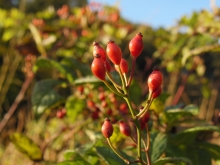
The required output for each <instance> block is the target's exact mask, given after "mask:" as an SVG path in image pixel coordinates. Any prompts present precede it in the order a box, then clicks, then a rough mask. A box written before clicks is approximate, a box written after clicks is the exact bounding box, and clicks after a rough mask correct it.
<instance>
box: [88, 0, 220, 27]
mask: <svg viewBox="0 0 220 165" xmlns="http://www.w3.org/2000/svg"><path fill="white" fill-rule="evenodd" d="M90 1H91V0H90ZM90 1H89V2H90ZM92 1H96V2H101V3H103V4H108V5H116V4H117V5H119V8H120V11H121V14H122V16H123V17H124V18H126V19H128V20H130V21H132V22H134V23H143V24H148V25H150V26H152V27H155V28H157V27H159V26H163V27H170V26H172V25H175V24H176V22H177V20H178V19H179V18H181V17H182V16H183V15H190V14H191V13H192V12H193V11H200V10H202V9H207V10H211V7H210V0H92ZM216 5H217V6H220V0H216Z"/></svg>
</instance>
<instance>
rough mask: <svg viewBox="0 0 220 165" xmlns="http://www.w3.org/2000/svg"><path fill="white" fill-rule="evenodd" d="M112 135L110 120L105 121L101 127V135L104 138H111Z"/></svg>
mask: <svg viewBox="0 0 220 165" xmlns="http://www.w3.org/2000/svg"><path fill="white" fill-rule="evenodd" d="M112 133H113V126H112V123H111V121H110V119H108V118H107V119H105V121H104V123H103V125H102V134H103V136H104V137H105V138H109V137H111V136H112Z"/></svg>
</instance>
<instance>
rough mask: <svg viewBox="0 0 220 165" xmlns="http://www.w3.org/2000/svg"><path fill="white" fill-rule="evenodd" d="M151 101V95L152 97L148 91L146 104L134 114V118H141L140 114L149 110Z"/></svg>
mask: <svg viewBox="0 0 220 165" xmlns="http://www.w3.org/2000/svg"><path fill="white" fill-rule="evenodd" d="M152 102H153V97H152V94H151V93H150V95H149V97H148V100H147V103H146V105H145V106H144V108H143V109H142V110H141V111H140V112H139V113H138V114H137V115H136V116H135V118H141V117H142V116H144V115H145V114H146V113H147V111H148V110H149V108H150V106H151V104H152Z"/></svg>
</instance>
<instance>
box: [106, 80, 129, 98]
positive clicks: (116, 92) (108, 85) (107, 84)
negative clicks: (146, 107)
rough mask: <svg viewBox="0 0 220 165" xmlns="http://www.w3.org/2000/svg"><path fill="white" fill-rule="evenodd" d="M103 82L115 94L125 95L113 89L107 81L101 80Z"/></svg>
mask: <svg viewBox="0 0 220 165" xmlns="http://www.w3.org/2000/svg"><path fill="white" fill-rule="evenodd" d="M103 82H104V83H105V85H106V86H107V87H108V88H109V89H110V90H111V91H112V92H114V93H115V94H116V95H118V96H121V97H125V95H124V94H122V93H120V92H118V91H117V90H115V89H114V88H113V87H112V86H111V85H110V84H109V83H108V82H107V81H103Z"/></svg>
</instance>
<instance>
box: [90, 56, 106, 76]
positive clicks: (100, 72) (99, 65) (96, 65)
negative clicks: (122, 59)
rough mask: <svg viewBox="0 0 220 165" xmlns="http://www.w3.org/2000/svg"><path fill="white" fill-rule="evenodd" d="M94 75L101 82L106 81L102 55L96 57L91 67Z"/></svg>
mask: <svg viewBox="0 0 220 165" xmlns="http://www.w3.org/2000/svg"><path fill="white" fill-rule="evenodd" d="M91 70H92V73H93V74H94V75H95V76H96V77H97V78H99V79H100V80H105V72H106V68H105V64H104V62H103V60H102V59H101V58H100V55H98V54H97V55H96V56H95V57H94V60H93V62H92V65H91Z"/></svg>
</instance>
